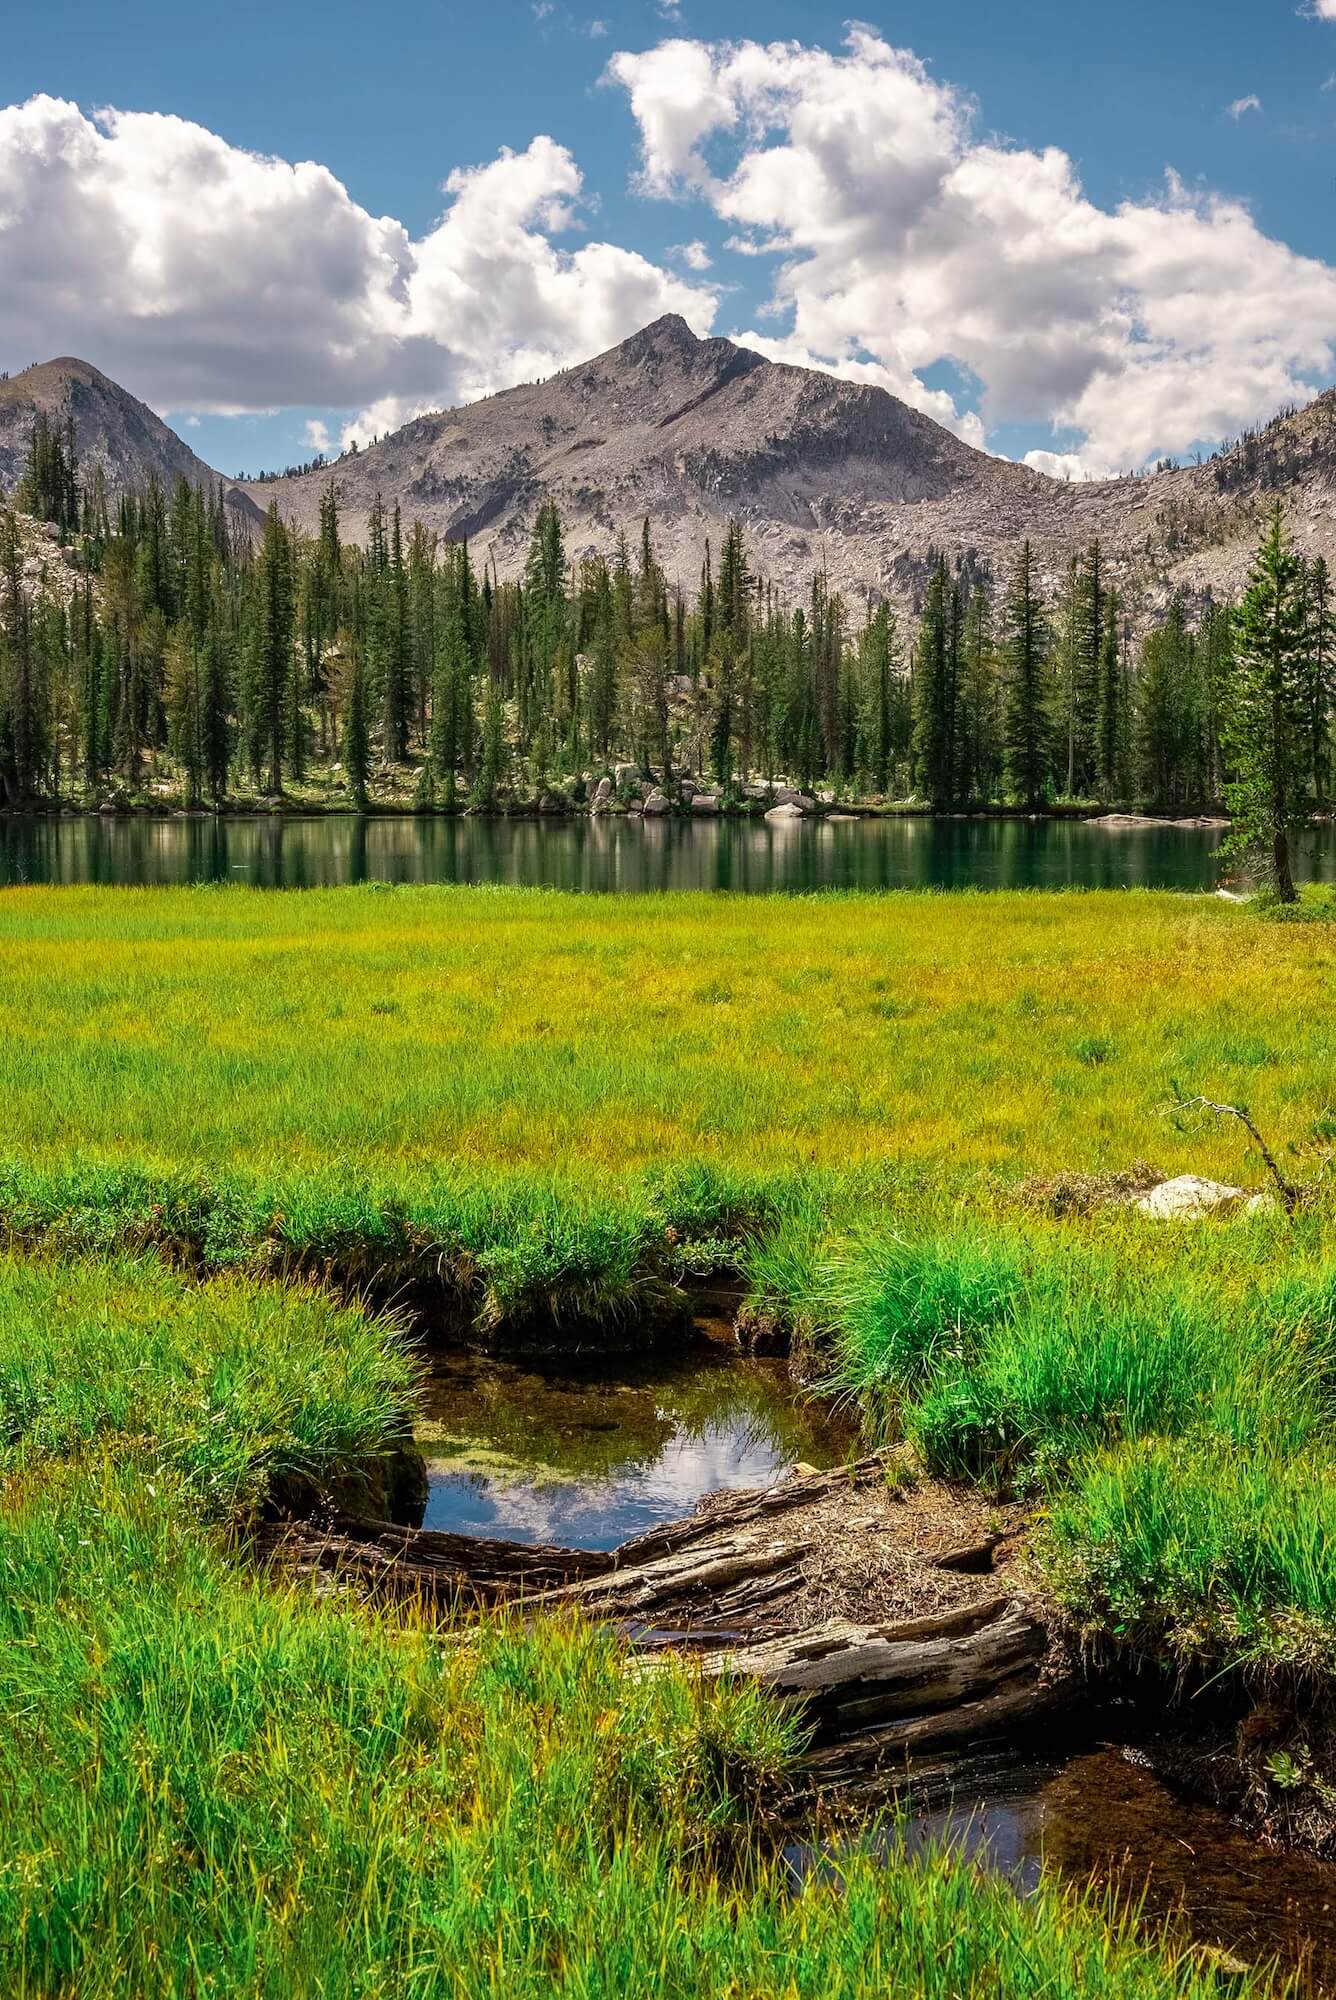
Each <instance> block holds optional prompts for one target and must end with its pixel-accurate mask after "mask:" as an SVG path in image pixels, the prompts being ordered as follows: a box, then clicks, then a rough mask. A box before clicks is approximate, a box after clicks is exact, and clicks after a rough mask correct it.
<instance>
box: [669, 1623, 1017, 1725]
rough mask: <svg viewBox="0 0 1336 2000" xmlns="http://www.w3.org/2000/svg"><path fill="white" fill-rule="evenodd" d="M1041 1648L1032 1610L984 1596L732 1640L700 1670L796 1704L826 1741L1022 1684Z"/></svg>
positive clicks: (922, 1714)
mask: <svg viewBox="0 0 1336 2000" xmlns="http://www.w3.org/2000/svg"><path fill="white" fill-rule="evenodd" d="M1047 1648H1048V1635H1047V1633H1046V1631H1045V1629H1044V1626H1043V1624H1042V1623H1041V1621H1040V1620H1039V1619H1037V1618H1036V1617H1035V1616H1034V1614H1033V1613H1032V1612H1031V1611H1029V1610H1028V1609H1027V1608H1026V1607H1025V1606H1024V1605H1023V1604H1020V1603H1017V1602H1013V1601H1010V1600H1008V1599H1007V1598H1004V1597H992V1598H988V1599H985V1600H984V1601H982V1602H980V1603H976V1604H968V1605H962V1606H960V1607H959V1608H958V1609H956V1610H954V1611H946V1612H941V1613H938V1614H936V1615H934V1616H931V1617H926V1618H912V1619H906V1620H904V1621H902V1622H901V1623H899V1624H895V1625H884V1626H877V1625H854V1624H850V1623H849V1622H848V1620H846V1619H832V1620H831V1621H830V1623H829V1624H826V1625H822V1626H818V1627H817V1628H816V1629H815V1630H813V1631H806V1632H797V1633H793V1634H790V1635H788V1636H786V1637H783V1638H776V1639H764V1640H761V1641H760V1642H759V1643H758V1644H756V1645H750V1646H736V1647H733V1648H731V1649H729V1650H728V1651H726V1652H722V1653H719V1654H717V1655H715V1656H714V1657H713V1658H711V1659H709V1660H708V1661H706V1662H705V1663H704V1664H703V1671H704V1672H705V1673H707V1674H710V1675H718V1674H730V1675H741V1676H744V1677H745V1678H747V1679H749V1680H757V1681H761V1682H763V1683H764V1684H765V1685H766V1686H767V1687H770V1688H773V1689H774V1690H775V1692H776V1693H777V1694H780V1695H782V1696H783V1697H784V1698H785V1699H786V1700H788V1701H791V1702H795V1703H797V1704H798V1705H799V1706H800V1707H801V1708H802V1711H803V1715H804V1717H805V1719H806V1720H807V1721H808V1722H809V1723H810V1724H811V1726H812V1728H813V1730H814V1732H815V1740H816V1741H817V1742H829V1741H831V1740H833V1739H835V1738H838V1737H843V1736H848V1735H851V1734H853V1733H855V1732H861V1731H864V1730H866V1729H868V1728H870V1727H872V1726H874V1725H878V1724H884V1723H888V1722H891V1721H894V1720H896V1719H898V1718H914V1717H922V1716H924V1715H937V1714H940V1712H941V1711H942V1710H944V1709H953V1708H958V1707H961V1706H962V1705H963V1704H965V1703H969V1702H977V1701H979V1700H981V1699H982V1698H983V1697H984V1696H987V1695H991V1694H994V1693H995V1692H997V1691H998V1690H999V1689H1001V1688H1004V1687H1006V1686H1007V1685H1009V1684H1014V1683H1016V1682H1017V1681H1023V1682H1025V1683H1027V1684H1028V1683H1030V1682H1032V1681H1033V1680H1034V1679H1035V1677H1036V1675H1037V1673H1038V1669H1039V1666H1040V1663H1041V1662H1042V1660H1043V1658H1044V1655H1045V1652H1046V1651H1047Z"/></svg>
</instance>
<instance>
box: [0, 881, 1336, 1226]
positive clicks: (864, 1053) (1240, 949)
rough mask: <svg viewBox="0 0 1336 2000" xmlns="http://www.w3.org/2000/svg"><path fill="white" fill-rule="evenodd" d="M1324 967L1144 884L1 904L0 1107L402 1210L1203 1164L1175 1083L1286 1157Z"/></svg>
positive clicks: (112, 1142)
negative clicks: (393, 1193)
mask: <svg viewBox="0 0 1336 2000" xmlns="http://www.w3.org/2000/svg"><path fill="white" fill-rule="evenodd" d="M1334 964H1336V940H1332V941H1331V942H1328V941H1327V935H1326V932H1325V931H1320V930H1319V931H1313V930H1308V931H1304V930H1302V929H1300V930H1294V931H1288V930H1284V929H1281V928H1278V927H1276V926H1274V925H1267V924H1263V923H1260V922H1259V921H1257V920H1256V919H1255V918H1253V917H1252V916H1250V915H1249V914H1248V913H1247V912H1245V911H1240V910H1238V909H1236V908H1233V907H1230V906H1228V905H1226V904H1223V903H1218V902H1215V901H1212V900H1210V899H1206V898H1200V897H1193V898H1190V897H1180V896H1174V895H1168V894H1148V893H1147V894H1141V893H1133V894H1127V893H1119V894H1111V893H1110V894H1089V895H1061V896H1059V895H1047V896H1046V895H1041V894H1031V893H1021V892H1018V893H997V894H992V895H987V896H984V895H969V894H966V895H952V896H944V895H943V896H937V895H917V894H914V895H892V896H878V897H860V896H831V897H816V898H811V899H794V898H790V897H783V898H780V897H774V898H771V897H739V898H734V899H730V898H721V897H715V898H711V897H706V896H692V895H687V896H674V897H653V896H619V897H609V898H606V899H595V898H589V897H577V896H562V895H559V894H556V893H548V892H542V891H507V890H473V889H451V888H442V889H397V890H381V891H377V890H374V889H364V890H334V891H310V892H305V893H301V894H291V895H285V896H273V895H267V894H265V893H264V892H259V891H248V890H242V889H234V890H224V891H203V890H180V891H175V890H148V891H141V890H130V889H112V890H100V889H96V888H87V889H22V890H9V891H6V892H4V893H3V894H0V1091H2V1092H3V1097H4V1102H5V1104H6V1107H7V1143H8V1145H9V1147H10V1149H11V1150H13V1151H15V1152H17V1153H19V1154H21V1155H24V1156H27V1157H44V1158H46V1159H52V1158H62V1157H64V1156H65V1155H67V1154H68V1153H69V1152H70V1151H71V1150H79V1151H88V1152H95V1153H97V1154H99V1155H101V1156H103V1157H117V1158H121V1159H132V1160H136V1161H140V1162H146V1163H148V1162H151V1163H154V1164H158V1165H166V1164H168V1163H181V1162H187V1163H189V1164H190V1165H191V1166H192V1167H208V1168H210V1169H214V1170H219V1169H222V1168H228V1169H232V1168H236V1167H238V1166H244V1168H245V1169H246V1171H247V1172H248V1173H249V1174H251V1175H253V1176H255V1177H256V1178H258V1179H262V1178H264V1177H266V1176H269V1177H273V1176H279V1175H282V1174H286V1173H287V1172H288V1171H289V1170H290V1169H292V1168H293V1167H301V1168H308V1167H320V1168H329V1167H331V1166H333V1167H337V1168H339V1169H340V1170H343V1171H347V1172H351V1171H352V1170H354V1169H355V1170H356V1171H357V1172H359V1173H361V1174H364V1175H365V1174H370V1175H372V1176H373V1177H381V1176H384V1175H386V1174H390V1175H392V1176H393V1177H394V1178H395V1180H396V1181H397V1182H398V1184H400V1185H402V1186H403V1187H404V1188H405V1189H407V1190H409V1191H411V1192H413V1193H414V1194H417V1193H418V1192H419V1191H420V1190H421V1188H422V1186H423V1185H424V1183H425V1184H429V1183H430V1180H431V1178H432V1177H433V1176H434V1175H436V1174H437V1173H439V1172H440V1171H441V1169H442V1168H443V1166H445V1165H446V1164H447V1163H448V1164H451V1165H455V1166H467V1167H469V1168H470V1169H472V1170H487V1171H488V1172H491V1171H498V1170H505V1169H510V1168H515V1167H520V1168H523V1169H525V1170H529V1171H537V1172H540V1173H544V1174H548V1173H552V1172H557V1173H558V1174H560V1175H561V1176H563V1177H566V1176H570V1177H572V1178H586V1177H589V1176H595V1177H602V1178H606V1177H608V1176H626V1175H631V1174H638V1173H639V1172H641V1171H643V1170H644V1169H646V1168H647V1167H652V1166H656V1165H661V1164H663V1163H664V1162H666V1161H682V1160H691V1161H699V1162H710V1163H714V1164H726V1165H729V1166H734V1167H737V1166H741V1167H745V1168H746V1169H747V1170H748V1171H753V1172H754V1171H758V1170H765V1171H772V1170H775V1169H789V1168H793V1167H794V1166H798V1165H802V1166H820V1167H838V1168H845V1167H848V1166H851V1165H859V1164H865V1163H867V1162H875V1163H881V1162H884V1161H887V1160H891V1161H903V1160H906V1159H911V1158H912V1159H913V1160H914V1161H915V1162H916V1163H920V1164H921V1163H924V1162H927V1161H932V1160H941V1161H951V1162H953V1163H955V1164H957V1165H966V1164H968V1165H970V1166H975V1167H977V1166H984V1167H988V1166H1000V1167H1017V1166H1020V1167H1022V1168H1023V1169H1025V1170H1027V1171H1032V1170H1034V1168H1035V1166H1036V1163H1038V1162H1043V1163H1046V1164H1047V1166H1048V1167H1049V1168H1050V1169H1051V1170H1053V1171H1056V1170H1058V1169H1059V1168H1062V1167H1077V1166H1079V1167H1092V1166H1099V1165H1108V1164H1118V1163H1121V1162H1124V1161H1126V1160H1127V1159H1129V1158H1134V1157H1138V1156H1141V1157H1147V1156H1153V1157H1155V1158H1160V1157H1164V1158H1165V1159H1166V1160H1168V1161H1169V1162H1170V1163H1171V1164H1179V1163H1183V1164H1191V1165H1196V1166H1206V1167H1221V1168H1223V1167H1225V1166H1226V1165H1237V1147H1236V1144H1235V1140H1234V1136H1233V1135H1232V1134H1229V1133H1220V1132H1218V1131H1206V1132H1204V1133H1197V1134H1192V1135H1176V1134H1175V1133H1174V1132H1173V1131H1172V1130H1170V1129H1169V1128H1168V1127H1167V1126H1166V1123H1165V1121H1164V1118H1163V1115H1162V1114H1163V1107H1164V1105H1165V1104H1166V1102H1167V1101H1168V1097H1169V1086H1170V1081H1171V1079H1174V1078H1178V1079H1180V1080H1181V1081H1182V1083H1183V1084H1184V1086H1185V1088H1187V1089H1189V1090H1191V1089H1195V1088H1198V1087H1205V1086H1206V1085H1208V1084H1209V1086H1210V1087H1211V1089H1212V1090H1213V1091H1214V1092H1215V1093H1216V1094H1218V1095H1225V1096H1228V1095H1229V1094H1230V1093H1231V1092H1233V1091H1237V1090H1244V1091H1245V1092H1246V1094H1247V1095H1248V1097H1249V1099H1250V1101H1251V1102H1252V1103H1253V1106H1254V1108H1255V1110H1256V1111H1257V1113H1258V1115H1259V1117H1261V1118H1262V1120H1263V1121H1264V1122H1269V1123H1270V1124H1271V1125H1272V1126H1273V1127H1277V1128H1279V1129H1280V1130H1281V1131H1282V1132H1283V1133H1284V1135H1285V1136H1292V1135H1293V1136H1301V1135H1303V1133H1304V1132H1306V1129H1307V1126H1308V1125H1309V1124H1311V1122H1312V1121H1313V1120H1314V1119H1315V1118H1317V1117H1319V1116H1320V1115H1322V1113H1324V1112H1325V1111H1327V1110H1328V1109H1329V1108H1330V1101H1331V1093H1332V1086H1331V1082H1330V1078H1331V1073H1332V1057H1333V1055H1334V1054H1336V1022H1333V1021H1331V1020H1329V1019H1326V1018H1324V1015H1325V1014H1326V1013H1328V1012H1329V1010H1326V1009H1325V1008H1324V1006H1323V1004H1322V1003H1323V1000H1324V997H1325V994H1326V991H1327V987H1328V983H1329V981H1330V978H1331V973H1332V970H1333V965H1334ZM1094 1048H1098V1049H1099V1051H1100V1055H1099V1060H1098V1061H1094V1060H1092V1056H1091V1051H1092V1049H1094Z"/></svg>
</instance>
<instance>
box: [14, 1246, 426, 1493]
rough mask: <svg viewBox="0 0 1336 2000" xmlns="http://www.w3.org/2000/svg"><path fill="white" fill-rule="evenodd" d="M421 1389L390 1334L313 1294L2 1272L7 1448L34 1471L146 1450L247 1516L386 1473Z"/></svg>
mask: <svg viewBox="0 0 1336 2000" xmlns="http://www.w3.org/2000/svg"><path fill="white" fill-rule="evenodd" d="M413 1381H414V1368H413V1364H412V1360H411V1357H410V1355H409V1352H408V1350H407V1348H406V1347H405V1346H404V1344H403V1343H402V1341H401V1340H400V1339H399V1337H398V1336H397V1335H396V1334H395V1332H394V1331H393V1329H392V1328H391V1327H390V1326H388V1325H387V1324H386V1323H385V1322H384V1321H373V1320H371V1319H370V1318H369V1317H368V1316H367V1315H366V1314H365V1313H363V1312H361V1311H360V1310H358V1309H356V1308H352V1307H339V1306H337V1305H335V1304H334V1302H333V1301H332V1300H331V1299H329V1298H328V1297H327V1296H322V1295H321V1294H319V1293H318V1292H315V1291H312V1290H307V1289H302V1288H288V1287H279V1286H268V1285H259V1284H256V1283H255V1282H253V1281H249V1282H248V1281H246V1280H244V1279H241V1278H239V1277H234V1276H229V1277H221V1278H217V1279H214V1280H213V1281H212V1282H210V1283H207V1284H195V1283H193V1282H191V1281H190V1280H189V1279H188V1278H186V1277H184V1276H182V1275H180V1274H179V1273H175V1272H173V1271H170V1270H168V1269H167V1268H166V1267H165V1266H164V1265H163V1264H162V1263H161V1262H159V1261H158V1260H156V1259H151V1258H145V1259H140V1260H129V1259H117V1260H112V1261H108V1262H105V1263H104V1262H99V1261H97V1260H92V1259H90V1260H85V1261H80V1262H76V1263H72V1264H56V1263H54V1262H48V1261H42V1260H38V1261H34V1262H25V1261H23V1260H22V1259H19V1258H15V1257H13V1256H7V1257H0V1437H2V1438H3V1439H4V1440H5V1443H6V1447H7V1449H8V1450H9V1452H10V1453H13V1454H17V1455H18V1456H19V1457H20V1458H22V1459H25V1460H26V1459H31V1458H34V1457H36V1458H42V1457H60V1458H70V1459H78V1458H80V1457H82V1456H83V1455H84V1454H86V1453H88V1452H89V1451H92V1450H96V1449H98V1448H100V1447H104V1446H106V1447H110V1446H113V1445H114V1446H115V1447H116V1448H118V1449H122V1450H126V1451H137V1452H140V1453H143V1454H148V1456H149V1460H150V1462H151V1463H152V1464H153V1465H154V1466H155V1467H156V1468H157V1469H158V1470H159V1471H160V1472H162V1473H164V1474H166V1475H168V1476H170V1475H172V1474H176V1475H179V1477H180V1478H181V1479H183V1480H184V1481H185V1482H186V1483H188V1484H189V1485H190V1486H191V1487H192V1488H193V1489H194V1490H195V1491H196V1492H197V1493H198V1495H199V1496H200V1498H201V1500H202V1501H203V1502H204V1503H206V1504H207V1506H208V1507H209V1509H210V1510H211V1512H212V1513H214V1514H215V1515H217V1516H219V1517H223V1516H227V1517H232V1516H238V1515H241V1514H244V1513H247V1512H249V1511H252V1510H253V1509H254V1508H255V1507H257V1506H259V1505H260V1504H262V1503H263V1501H264V1500H265V1498H266V1497H267V1496H268V1494H269V1492H270V1490H271V1488H272V1486H273V1484H274V1483H275V1482H276V1481H280V1480H285V1479H294V1478H296V1479H304V1480H308V1481H312V1482H315V1483H317V1484H319V1483H322V1482H324V1481H328V1480H330V1479H333V1478H335V1477H337V1476H344V1475H347V1474H349V1473H350V1472H351V1473H356V1472H358V1471H362V1472H367V1471H369V1470H371V1469H372V1468H374V1466H375V1465H376V1462H377V1460H378V1459H379V1458H381V1457H382V1456H383V1454H384V1453H385V1452H386V1450H387V1449H388V1448H389V1446H390V1445H391V1444H392V1442H393V1440H394V1439H395V1438H396V1437H397V1436H401V1435H402V1434H403V1432H404V1429H405V1426H406V1424H407V1421H408V1412H409V1408H410V1404H411V1397H412V1386H413Z"/></svg>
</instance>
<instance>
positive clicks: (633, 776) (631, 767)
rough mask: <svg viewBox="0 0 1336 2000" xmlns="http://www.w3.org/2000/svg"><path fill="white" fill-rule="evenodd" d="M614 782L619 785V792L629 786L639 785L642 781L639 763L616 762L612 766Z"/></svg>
mask: <svg viewBox="0 0 1336 2000" xmlns="http://www.w3.org/2000/svg"><path fill="white" fill-rule="evenodd" d="M612 782H613V784H614V785H615V786H616V787H617V790H618V791H619V792H620V791H622V790H624V789H625V788H626V787H627V786H635V785H638V784H639V783H640V767H639V765H638V764H614V765H613V767H612Z"/></svg>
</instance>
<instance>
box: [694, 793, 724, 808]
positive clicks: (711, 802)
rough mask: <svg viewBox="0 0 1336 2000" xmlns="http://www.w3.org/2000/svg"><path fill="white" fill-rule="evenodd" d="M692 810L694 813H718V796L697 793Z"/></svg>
mask: <svg viewBox="0 0 1336 2000" xmlns="http://www.w3.org/2000/svg"><path fill="white" fill-rule="evenodd" d="M691 810H692V812H694V813H717V812H718V810H719V800H718V797H717V795H716V794H715V793H714V792H697V793H695V794H694V796H693V798H692V801H691Z"/></svg>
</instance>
